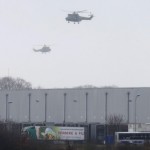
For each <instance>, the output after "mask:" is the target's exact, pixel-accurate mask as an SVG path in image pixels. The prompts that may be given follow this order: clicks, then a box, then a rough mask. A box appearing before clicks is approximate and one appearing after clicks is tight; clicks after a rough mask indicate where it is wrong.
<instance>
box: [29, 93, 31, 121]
mask: <svg viewBox="0 0 150 150" xmlns="http://www.w3.org/2000/svg"><path fill="white" fill-rule="evenodd" d="M29 122H31V93H29Z"/></svg>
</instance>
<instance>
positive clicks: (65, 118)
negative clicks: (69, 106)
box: [63, 93, 67, 124]
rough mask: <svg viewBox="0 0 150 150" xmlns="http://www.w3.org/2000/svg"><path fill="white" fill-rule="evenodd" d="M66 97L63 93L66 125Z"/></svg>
mask: <svg viewBox="0 0 150 150" xmlns="http://www.w3.org/2000/svg"><path fill="white" fill-rule="evenodd" d="M66 96H67V94H66V93H64V121H63V122H64V124H65V123H66Z"/></svg>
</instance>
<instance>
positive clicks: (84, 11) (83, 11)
mask: <svg viewBox="0 0 150 150" xmlns="http://www.w3.org/2000/svg"><path fill="white" fill-rule="evenodd" d="M75 12H76V13H87V10H81V11H75Z"/></svg>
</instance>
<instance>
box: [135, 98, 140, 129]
mask: <svg viewBox="0 0 150 150" xmlns="http://www.w3.org/2000/svg"><path fill="white" fill-rule="evenodd" d="M139 96H140V95H136V97H135V116H134V117H135V118H134V119H135V132H136V101H137V98H138V97H139Z"/></svg>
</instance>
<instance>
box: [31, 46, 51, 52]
mask: <svg viewBox="0 0 150 150" xmlns="http://www.w3.org/2000/svg"><path fill="white" fill-rule="evenodd" d="M33 51H35V52H42V53H47V52H50V51H51V49H50V48H49V47H48V46H46V45H44V46H43V47H42V48H41V49H33Z"/></svg>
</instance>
